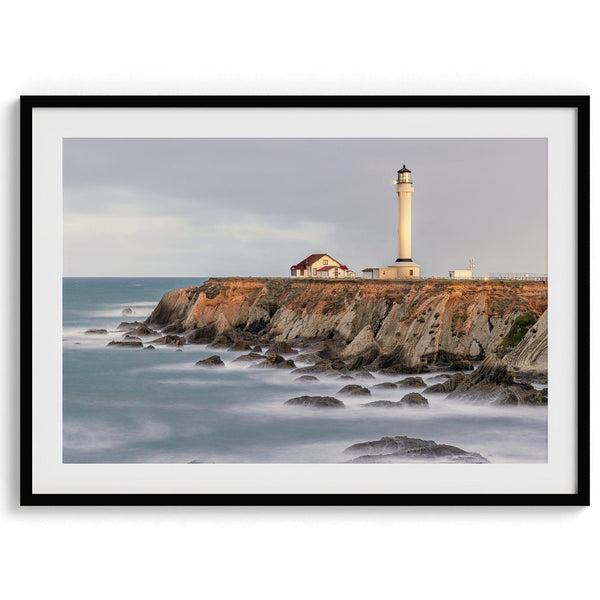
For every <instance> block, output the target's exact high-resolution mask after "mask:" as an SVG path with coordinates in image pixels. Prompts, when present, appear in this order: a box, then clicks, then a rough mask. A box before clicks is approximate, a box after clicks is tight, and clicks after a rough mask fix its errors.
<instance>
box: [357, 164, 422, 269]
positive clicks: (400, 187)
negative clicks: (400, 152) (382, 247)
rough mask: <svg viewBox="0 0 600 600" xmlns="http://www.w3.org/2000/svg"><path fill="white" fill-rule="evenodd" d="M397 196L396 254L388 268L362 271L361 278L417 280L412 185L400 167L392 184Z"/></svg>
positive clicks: (410, 179) (406, 173)
mask: <svg viewBox="0 0 600 600" xmlns="http://www.w3.org/2000/svg"><path fill="white" fill-rule="evenodd" d="M394 183H395V185H396V194H397V196H398V254H397V257H398V258H396V262H395V263H394V264H393V265H390V266H389V267H377V268H372V267H370V268H368V269H363V277H367V278H372V279H418V278H419V277H420V271H421V265H418V264H417V263H415V262H413V259H412V195H413V193H414V191H415V188H414V187H413V185H412V177H411V172H410V171H409V170H408V169H407V168H406V165H402V168H401V169H400V170H399V171H398V177H397V179H396V181H395V182H394Z"/></svg>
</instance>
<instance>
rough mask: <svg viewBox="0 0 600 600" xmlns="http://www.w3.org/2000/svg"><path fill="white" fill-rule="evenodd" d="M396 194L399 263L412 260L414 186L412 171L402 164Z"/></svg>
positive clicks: (397, 260)
mask: <svg viewBox="0 0 600 600" xmlns="http://www.w3.org/2000/svg"><path fill="white" fill-rule="evenodd" d="M395 183H396V194H397V195H398V258H397V259H396V262H397V263H401V262H412V250H411V246H412V212H411V209H412V195H413V193H414V191H415V188H414V187H413V186H412V179H411V173H410V171H409V170H408V169H407V168H406V165H402V168H401V169H400V170H399V171H398V177H397V179H396V182H395Z"/></svg>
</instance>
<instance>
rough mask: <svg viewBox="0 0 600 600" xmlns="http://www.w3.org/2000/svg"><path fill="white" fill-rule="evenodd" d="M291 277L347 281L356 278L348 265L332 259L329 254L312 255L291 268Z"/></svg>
mask: <svg viewBox="0 0 600 600" xmlns="http://www.w3.org/2000/svg"><path fill="white" fill-rule="evenodd" d="M290 271H291V277H304V278H310V277H314V278H319V279H323V278H325V279H346V278H349V277H356V273H355V272H354V271H351V270H350V269H349V268H348V267H347V266H346V265H343V264H342V263H341V262H339V261H337V260H335V258H332V257H331V256H330V255H329V254H311V255H310V256H307V257H306V258H305V259H304V260H301V261H300V262H299V263H298V264H296V265H292V266H291V267H290Z"/></svg>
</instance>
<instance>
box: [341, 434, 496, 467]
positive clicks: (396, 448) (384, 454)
mask: <svg viewBox="0 0 600 600" xmlns="http://www.w3.org/2000/svg"><path fill="white" fill-rule="evenodd" d="M344 452H345V453H346V454H354V455H358V456H356V458H354V459H352V460H351V461H350V462H358V463H392V462H406V461H411V460H417V461H418V460H421V461H423V460H425V461H429V460H431V461H435V462H459V463H480V464H482V463H487V462H489V461H488V460H487V459H485V458H484V457H483V456H481V454H479V453H477V452H467V451H465V450H463V449H462V448H457V447H456V446H450V445H448V444H437V443H436V442H434V441H433V440H421V439H418V438H410V437H407V436H404V435H397V436H394V437H382V438H381V439H380V440H376V441H373V442H361V443H359V444H354V445H353V446H350V447H349V448H346V450H344Z"/></svg>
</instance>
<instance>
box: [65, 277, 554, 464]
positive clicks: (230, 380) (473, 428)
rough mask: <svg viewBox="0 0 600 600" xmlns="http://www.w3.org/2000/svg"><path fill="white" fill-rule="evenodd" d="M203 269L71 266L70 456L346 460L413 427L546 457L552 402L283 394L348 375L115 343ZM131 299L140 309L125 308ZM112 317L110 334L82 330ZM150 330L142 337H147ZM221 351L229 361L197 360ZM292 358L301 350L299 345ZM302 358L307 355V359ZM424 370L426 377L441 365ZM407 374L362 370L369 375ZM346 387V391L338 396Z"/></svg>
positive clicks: (315, 391) (485, 451)
mask: <svg viewBox="0 0 600 600" xmlns="http://www.w3.org/2000/svg"><path fill="white" fill-rule="evenodd" d="M203 281H204V279H203V278H65V279H64V282H63V337H64V342H63V346H64V348H63V461H64V462H65V463H187V462H190V461H197V462H222V463H315V462H340V461H344V460H346V458H347V457H345V456H344V455H343V454H342V451H343V450H344V449H345V448H346V447H348V446H349V445H351V444H354V443H357V442H363V441H367V440H376V439H379V438H380V437H382V436H385V435H408V436H411V437H420V438H424V439H433V440H435V441H436V442H438V443H446V444H452V445H455V446H459V447H461V448H463V449H465V450H468V451H472V452H479V453H481V454H482V455H483V456H485V457H486V458H487V459H488V460H490V461H491V462H546V459H547V458H546V457H547V409H546V408H545V407H491V406H486V405H483V406H482V405H473V404H470V403H462V402H456V401H454V402H450V401H447V400H445V399H444V397H443V396H442V395H431V396H429V397H428V400H429V402H430V409H429V410H394V409H391V410H390V409H381V408H365V407H363V406H361V405H362V404H363V403H364V402H368V401H372V400H377V399H388V400H389V399H400V398H401V397H402V395H403V393H406V391H405V392H402V391H400V390H393V391H392V392H378V393H373V395H372V396H371V397H370V398H368V399H366V400H365V399H364V398H343V400H344V402H345V404H346V408H345V409H339V410H336V409H334V410H311V409H306V408H302V407H290V406H286V405H284V402H285V400H287V399H289V398H292V397H294V396H299V395H303V394H310V395H335V393H336V392H337V391H338V390H339V389H340V388H341V387H343V386H344V385H345V384H346V383H348V381H342V380H339V379H337V378H323V377H321V376H319V378H320V379H321V381H320V382H318V383H312V384H310V383H300V382H295V381H294V379H295V377H297V375H294V374H292V373H291V372H289V371H287V370H285V371H283V370H278V369H277V370H270V369H269V370H267V369H259V368H255V367H248V366H247V364H245V363H233V362H232V361H233V359H234V358H236V357H237V356H239V355H240V354H242V353H241V352H228V351H226V350H222V349H218V350H216V349H213V348H208V347H206V346H200V345H198V346H196V345H189V346H184V347H183V349H182V352H177V351H176V349H174V348H173V347H164V346H163V347H161V346H156V349H155V350H145V349H144V350H142V349H137V348H133V349H131V348H115V347H107V346H106V344H107V343H108V342H109V341H110V340H113V339H115V340H118V339H120V338H121V336H122V334H123V332H122V331H117V329H116V328H117V326H118V324H119V323H120V322H121V321H133V320H138V321H143V320H144V319H145V318H147V316H148V315H149V314H150V312H151V311H152V309H153V308H154V306H156V304H157V302H158V301H159V300H160V297H161V296H162V294H163V293H165V292H166V291H168V290H170V289H173V288H179V287H187V286H190V285H200V284H201V283H202V282H203ZM124 308H131V309H132V310H133V311H134V314H132V315H128V316H122V315H121V311H122V310H123V309H124ZM90 328H105V329H107V330H108V333H107V334H106V335H94V336H90V335H85V334H84V332H85V330H86V329H90ZM152 339H153V338H152V337H151V338H147V339H144V343H147V342H150V341H151V340H152ZM213 354H219V355H220V356H221V357H222V359H223V360H224V362H225V363H226V366H225V368H224V369H216V370H209V369H203V368H201V367H196V366H195V365H194V363H195V362H196V361H198V360H199V359H201V358H206V357H208V356H211V355H213ZM291 358H293V357H291ZM299 366H302V365H301V364H299ZM432 376H433V374H431V375H427V374H426V375H424V378H425V379H427V378H428V377H432ZM402 377H404V376H376V378H377V380H376V381H366V380H365V381H359V382H357V383H361V384H363V385H366V386H368V387H370V386H372V385H374V384H375V383H379V382H382V381H397V380H398V379H401V378H402ZM340 399H341V398H340Z"/></svg>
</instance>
